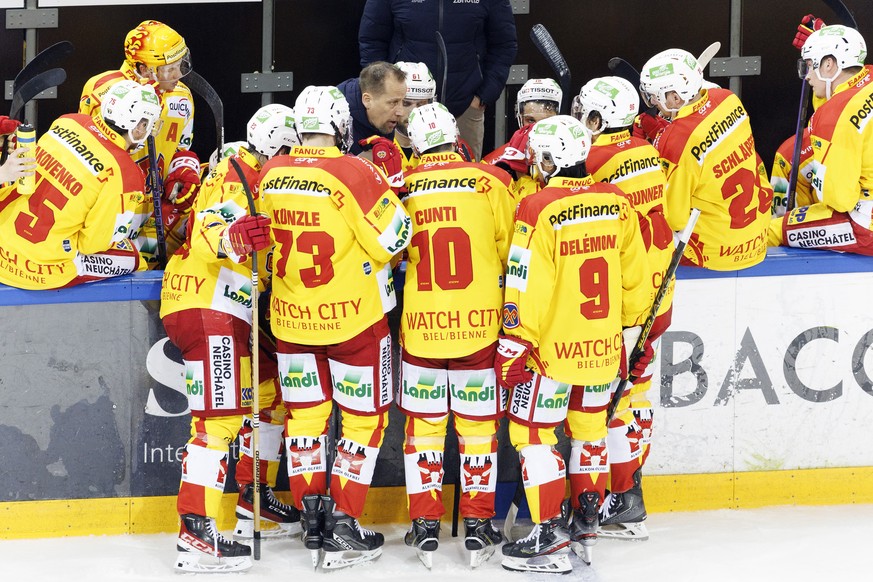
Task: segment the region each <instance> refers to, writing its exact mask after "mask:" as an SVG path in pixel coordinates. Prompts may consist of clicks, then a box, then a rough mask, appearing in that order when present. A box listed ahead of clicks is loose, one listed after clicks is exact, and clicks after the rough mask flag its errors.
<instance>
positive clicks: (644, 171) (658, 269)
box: [585, 130, 675, 315]
mask: <svg viewBox="0 0 873 582" xmlns="http://www.w3.org/2000/svg"><path fill="white" fill-rule="evenodd" d="M585 167H586V169H587V170H588V172H589V173H590V174H591V176H592V177H593V178H594V179H595V180H597V181H600V182H608V183H610V184H614V185H615V186H618V187H619V188H620V189H621V191H622V192H623V193H624V195H625V196H626V197H627V198H628V200H630V201H631V203H632V204H633V207H634V210H636V212H637V214H638V218H639V221H640V232H641V234H642V235H643V243H644V244H645V246H646V252H647V256H648V258H649V268H650V270H651V272H652V278H651V281H650V285H651V290H652V300H653V301H654V298H655V294H656V293H657V292H658V288H659V287H660V286H661V281H663V276H664V271H666V270H667V266H668V265H669V264H670V259H671V258H672V257H673V250H674V248H675V247H674V244H673V231H671V230H670V226H669V225H668V223H667V218H666V216H665V206H664V188H665V186H666V183H667V180H666V177H665V176H664V172H663V171H662V170H661V162H660V159H659V157H658V150H656V149H655V148H654V146H652V145H651V144H650V143H649V142H647V141H646V140H644V139H642V138H639V137H632V136H631V133H630V131H629V130H625V131H619V132H616V133H608V134H601V135H599V136H597V138H596V139H595V140H594V144H593V145H592V146H591V151H590V152H589V153H588V159H587V160H586V161H585ZM673 288H674V285H673V284H672V283H671V286H670V287H669V289H668V291H667V295H665V296H664V299H663V301H662V302H661V307H660V309H659V310H658V315H660V314H663V313H666V312H667V311H669V310H670V308H671V306H672V304H673Z"/></svg>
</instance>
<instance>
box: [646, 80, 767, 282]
mask: <svg viewBox="0 0 873 582" xmlns="http://www.w3.org/2000/svg"><path fill="white" fill-rule="evenodd" d="M655 147H657V148H658V151H659V152H660V156H661V163H662V165H663V167H664V171H665V173H666V175H667V189H666V194H665V198H666V209H667V221H668V223H669V224H670V228H672V229H673V230H674V231H680V230H682V229H683V228H684V227H685V225H686V224H687V222H688V217H689V216H690V214H691V209H692V208H699V209H700V218H699V220H698V221H697V226H696V228H695V229H694V234H693V235H692V236H691V240H690V241H689V242H688V246H687V247H686V250H685V259H686V260H687V261H689V262H690V263H692V264H694V265H697V266H700V267H705V268H707V269H713V270H715V271H734V270H737V269H743V268H746V267H751V266H752V265H756V264H758V263H760V262H761V261H763V260H764V256H765V255H766V253H767V227H768V225H769V222H770V206H771V204H772V200H773V190H772V189H771V188H770V184H769V182H768V181H767V176H766V171H765V170H764V168H763V164H760V163H759V159H760V158H759V156H758V155H757V153H756V151H755V139H754V138H753V137H752V126H751V124H750V123H749V115H748V113H747V112H746V108H745V107H744V106H743V104H742V103H741V102H740V100H739V98H738V97H737V96H736V95H734V94H733V93H731V92H730V91H728V90H727V89H706V90H704V93H703V96H702V97H701V98H700V99H699V100H698V101H696V102H694V103H692V104H691V105H688V106H686V107H683V108H682V109H680V110H679V112H678V113H677V114H676V117H675V118H674V119H673V122H672V123H670V124H669V126H667V128H666V129H665V130H664V132H663V133H662V134H661V135H660V137H659V138H658V139H657V140H656V141H655ZM762 172H764V173H763V174H762Z"/></svg>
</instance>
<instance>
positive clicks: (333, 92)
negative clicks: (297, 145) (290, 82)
mask: <svg viewBox="0 0 873 582" xmlns="http://www.w3.org/2000/svg"><path fill="white" fill-rule="evenodd" d="M294 121H295V126H296V127H297V133H298V134H299V135H303V134H306V133H322V134H325V135H332V136H334V137H335V138H336V142H337V144H336V145H337V147H338V148H339V149H340V150H341V151H342V152H343V153H345V152H347V151H349V148H350V147H352V116H351V114H350V113H349V102H348V101H346V98H345V96H344V95H343V93H342V91H340V90H339V89H337V88H336V87H334V86H331V85H328V86H324V87H318V86H315V85H310V86H308V87H306V88H305V89H303V91H301V92H300V95H298V96H297V101H296V102H295V103H294Z"/></svg>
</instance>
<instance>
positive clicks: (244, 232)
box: [222, 214, 271, 257]
mask: <svg viewBox="0 0 873 582" xmlns="http://www.w3.org/2000/svg"><path fill="white" fill-rule="evenodd" d="M270 222H271V221H270V218H269V217H267V216H261V215H258V216H251V215H249V214H246V215H245V216H242V217H240V218H237V219H236V220H235V221H234V223H233V224H231V225H230V226H229V227H227V229H226V230H225V231H224V235H223V236H222V239H223V242H224V245H225V248H226V247H227V245H229V246H230V248H231V249H233V253H234V254H235V255H237V256H240V257H243V256H245V255H248V254H249V253H251V252H252V251H260V250H263V249H265V248H267V247H269V246H270Z"/></svg>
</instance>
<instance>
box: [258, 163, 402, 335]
mask: <svg viewBox="0 0 873 582" xmlns="http://www.w3.org/2000/svg"><path fill="white" fill-rule="evenodd" d="M260 191H261V195H262V196H263V210H264V212H266V213H267V215H268V216H269V217H270V218H271V219H272V233H273V239H274V243H275V246H274V249H273V296H272V298H271V301H270V317H271V325H272V328H273V334H274V335H275V336H276V337H277V338H279V339H282V340H285V341H287V342H291V343H299V344H304V345H327V344H335V343H339V342H342V341H345V340H347V339H350V338H352V337H354V336H355V335H357V334H359V333H360V332H362V331H363V330H365V329H366V328H368V327H369V326H371V325H373V324H374V323H376V322H377V321H379V320H380V319H381V318H382V317H383V316H384V314H385V313H387V312H388V311H389V310H390V309H391V308H392V307H394V305H396V303H397V299H396V296H395V292H394V279H393V274H392V272H391V266H390V264H389V262H390V261H391V258H392V257H394V255H396V254H397V253H399V252H400V251H402V250H403V249H405V248H406V246H407V245H408V244H409V239H410V236H411V220H410V218H409V215H408V214H407V213H406V210H405V209H404V208H403V204H402V203H401V202H400V200H398V199H397V196H395V195H394V193H393V192H392V191H391V189H390V187H389V185H388V182H387V181H386V180H385V177H384V176H383V175H382V172H381V171H380V170H379V169H378V168H376V166H374V165H373V164H372V162H369V161H367V160H364V159H362V158H358V157H354V156H346V155H342V154H341V153H340V151H339V149H337V148H336V147H312V146H295V147H294V148H293V149H292V151H291V154H290V155H288V156H276V157H274V158H273V159H272V160H270V161H269V162H268V163H267V164H266V165H265V166H264V168H263V170H261V175H260Z"/></svg>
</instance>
